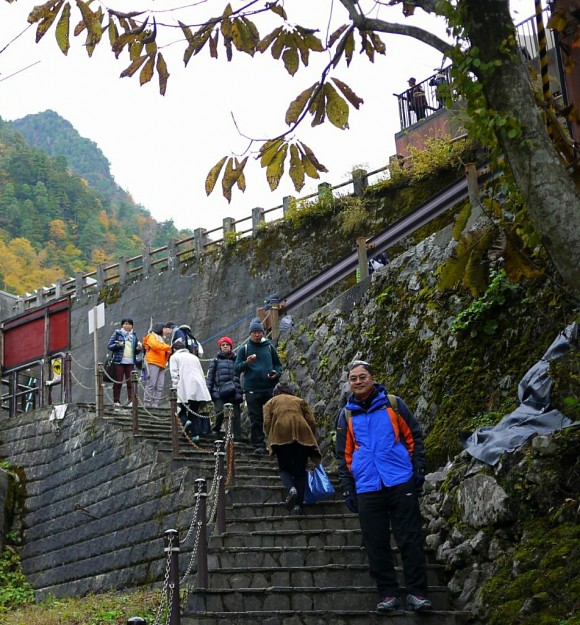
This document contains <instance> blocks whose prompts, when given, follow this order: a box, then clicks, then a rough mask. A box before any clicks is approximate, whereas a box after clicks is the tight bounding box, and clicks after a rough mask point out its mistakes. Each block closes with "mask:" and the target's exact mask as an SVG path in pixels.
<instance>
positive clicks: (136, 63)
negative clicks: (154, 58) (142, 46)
mask: <svg viewBox="0 0 580 625" xmlns="http://www.w3.org/2000/svg"><path fill="white" fill-rule="evenodd" d="M148 58H149V57H148V56H147V55H146V54H144V55H143V56H140V57H139V58H137V59H135V60H134V61H133V62H132V63H131V65H129V67H127V68H126V69H124V70H123V71H122V72H121V76H120V78H126V77H127V76H133V75H134V74H135V72H136V71H137V70H138V69H139V68H140V67H141V66H142V65H143V63H145V61H146V60H147V59H148Z"/></svg>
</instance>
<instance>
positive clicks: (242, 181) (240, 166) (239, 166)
mask: <svg viewBox="0 0 580 625" xmlns="http://www.w3.org/2000/svg"><path fill="white" fill-rule="evenodd" d="M247 162H248V157H247V156H246V158H245V159H244V160H243V161H242V162H241V163H240V162H239V161H238V159H237V158H236V171H237V172H238V180H237V185H238V189H239V190H240V191H242V192H244V191H245V190H246V177H245V175H244V167H245V166H246V163H247Z"/></svg>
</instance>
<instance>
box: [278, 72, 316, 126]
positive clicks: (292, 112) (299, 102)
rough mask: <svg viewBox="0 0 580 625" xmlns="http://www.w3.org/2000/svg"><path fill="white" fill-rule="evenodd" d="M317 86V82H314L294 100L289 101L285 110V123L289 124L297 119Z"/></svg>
mask: <svg viewBox="0 0 580 625" xmlns="http://www.w3.org/2000/svg"><path fill="white" fill-rule="evenodd" d="M317 87H318V83H317V82H315V83H314V84H313V85H312V86H311V87H308V89H305V90H304V91H303V92H302V93H301V94H300V95H299V96H298V97H297V98H296V99H295V100H293V101H292V102H291V103H290V106H289V107H288V110H287V111H286V119H285V121H286V123H287V124H288V125H289V126H290V125H291V124H295V123H296V122H297V121H298V118H299V117H300V115H301V114H302V112H303V111H304V107H305V106H306V105H307V104H308V101H309V100H310V97H311V96H312V94H313V93H314V90H315V89H316V88H317Z"/></svg>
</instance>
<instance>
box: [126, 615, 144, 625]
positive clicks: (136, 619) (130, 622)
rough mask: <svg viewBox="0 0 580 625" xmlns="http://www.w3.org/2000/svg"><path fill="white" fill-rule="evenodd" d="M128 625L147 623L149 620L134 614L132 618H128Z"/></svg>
mask: <svg viewBox="0 0 580 625" xmlns="http://www.w3.org/2000/svg"><path fill="white" fill-rule="evenodd" d="M127 625H147V621H146V620H145V619H144V618H141V617H140V616H132V617H131V618H130V619H127Z"/></svg>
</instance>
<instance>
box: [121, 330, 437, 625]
mask: <svg viewBox="0 0 580 625" xmlns="http://www.w3.org/2000/svg"><path fill="white" fill-rule="evenodd" d="M218 348H219V351H218V353H217V355H216V356H215V358H213V360H212V361H211V363H210V365H209V368H208V373H207V376H205V377H204V374H203V368H202V366H201V363H200V361H199V358H198V355H199V354H200V351H201V345H200V344H199V342H198V341H197V340H196V339H195V337H194V336H193V334H192V333H191V329H190V328H189V326H177V325H176V324H174V323H167V324H162V323H159V324H155V325H154V326H153V329H152V331H151V332H150V333H148V334H147V336H145V337H144V339H143V342H142V343H141V342H140V341H138V340H137V338H136V336H135V334H134V332H133V322H132V320H131V319H123V320H122V327H121V328H120V329H119V330H115V332H114V333H113V335H112V336H111V340H110V341H109V349H111V350H112V351H113V361H114V363H115V372H114V375H115V377H114V379H115V384H114V387H113V388H114V401H115V403H116V404H118V402H119V399H120V392H121V387H122V384H123V380H124V377H126V376H127V375H128V374H129V373H130V371H131V370H132V368H133V366H134V365H135V362H136V358H137V355H138V354H139V353H140V352H142V351H144V352H145V358H144V360H145V370H146V380H147V385H146V388H145V398H146V404H145V405H150V406H153V407H154V406H158V405H159V402H160V401H161V399H162V397H161V395H160V393H161V390H162V388H163V379H164V373H165V369H166V368H167V363H169V369H170V374H171V383H172V388H175V389H176V391H177V401H178V405H179V418H180V420H181V422H182V424H183V426H184V429H185V431H186V433H187V434H188V435H190V436H193V437H194V438H196V439H198V438H199V437H200V436H204V435H206V434H207V433H208V432H209V427H210V426H209V419H208V418H207V416H205V415H200V414H199V412H200V411H201V410H202V407H203V406H204V405H205V403H206V402H209V401H213V404H214V408H215V413H216V418H215V423H214V426H213V431H214V433H216V434H218V435H219V434H222V432H221V427H222V425H223V422H224V418H223V409H224V405H225V404H226V403H229V404H232V406H233V420H232V431H233V437H234V440H235V441H240V440H242V427H241V406H242V404H243V402H244V401H245V403H246V406H247V411H248V417H249V422H250V444H251V445H252V447H253V448H254V453H255V454H256V455H258V456H264V455H267V454H270V455H272V456H274V457H275V458H276V460H277V463H278V471H279V476H280V480H281V482H282V484H283V485H284V487H285V489H286V498H285V503H286V505H287V507H288V510H289V512H290V514H293V515H302V514H304V507H303V506H304V499H305V491H306V483H307V467H308V463H309V461H310V462H311V463H312V464H314V465H318V464H320V463H321V461H322V455H321V452H320V448H319V445H318V442H317V439H316V423H315V417H314V414H313V412H312V410H311V408H310V406H309V405H308V403H307V402H306V401H304V400H303V399H301V398H300V397H298V394H297V387H296V385H295V384H293V383H290V382H288V381H282V380H280V378H281V376H282V371H283V368H282V364H281V362H280V358H279V356H278V352H277V351H276V348H275V346H274V345H273V344H272V342H271V341H270V340H269V339H268V338H266V337H265V332H264V326H263V325H262V323H261V321H260V319H259V318H255V319H253V320H252V321H251V323H250V326H249V337H248V340H247V341H246V342H245V343H244V344H242V345H241V346H240V347H239V348H238V349H237V350H234V343H233V341H232V339H231V338H229V337H227V336H223V337H221V338H220V339H219V340H218ZM127 372H128V373H127ZM347 374H348V377H347V383H348V388H349V394H348V397H347V398H346V403H345V405H344V407H343V408H342V409H341V410H340V412H339V414H338V416H337V417H336V421H335V429H336V439H335V441H336V442H335V453H336V458H337V461H338V473H339V480H340V486H341V492H342V496H343V498H344V503H345V505H346V506H347V508H348V509H349V511H350V512H351V513H354V514H357V515H358V519H359V523H360V527H361V532H362V538H363V545H364V547H365V550H366V552H367V557H368V563H369V573H370V575H371V577H372V578H373V580H374V581H375V583H376V586H377V590H378V594H379V602H378V604H377V606H376V611H377V612H380V613H390V612H395V611H398V610H400V609H402V605H403V603H402V592H401V588H400V585H399V582H398V580H397V577H396V573H395V566H394V560H393V554H392V551H391V532H392V535H393V537H394V539H395V542H396V544H397V546H398V549H399V552H400V555H401V559H402V564H403V574H404V578H405V591H406V605H407V607H408V609H410V610H428V609H430V608H431V607H432V606H431V601H430V600H429V599H428V597H427V565H426V557H425V552H424V550H423V537H422V521H421V512H420V508H419V496H420V494H421V492H422V488H423V483H424V481H425V468H426V463H425V454H424V447H423V434H422V432H421V428H420V426H419V424H418V422H417V420H416V419H415V417H414V416H413V414H412V413H411V411H410V410H409V408H408V407H407V405H406V404H405V403H404V401H403V400H402V399H401V398H400V397H397V396H395V395H392V394H389V393H388V392H387V390H386V389H385V387H384V386H383V385H381V384H379V383H377V382H375V379H374V374H373V369H372V366H371V365H370V364H369V363H368V362H365V361H362V360H355V361H354V362H353V363H352V364H351V365H349V367H348V370H347ZM127 388H128V392H129V388H130V387H129V385H128V387H127ZM115 389H116V390H115Z"/></svg>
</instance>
